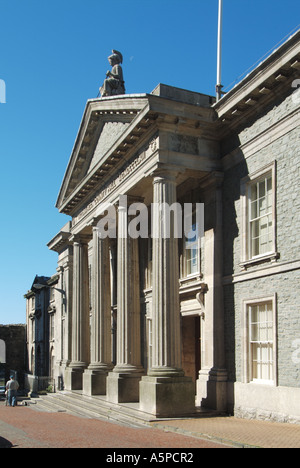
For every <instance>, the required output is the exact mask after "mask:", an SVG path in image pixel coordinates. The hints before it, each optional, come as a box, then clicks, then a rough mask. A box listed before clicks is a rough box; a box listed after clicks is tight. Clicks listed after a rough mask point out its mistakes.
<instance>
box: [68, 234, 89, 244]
mask: <svg viewBox="0 0 300 468" xmlns="http://www.w3.org/2000/svg"><path fill="white" fill-rule="evenodd" d="M91 239H92V236H91V235H89V234H81V233H79V234H73V235H72V236H71V237H70V242H72V243H73V244H88V243H89V242H90V240H91Z"/></svg>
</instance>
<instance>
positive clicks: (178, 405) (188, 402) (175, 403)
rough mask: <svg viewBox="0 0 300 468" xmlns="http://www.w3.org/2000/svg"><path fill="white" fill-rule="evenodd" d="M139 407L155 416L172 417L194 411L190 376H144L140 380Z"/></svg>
mask: <svg viewBox="0 0 300 468" xmlns="http://www.w3.org/2000/svg"><path fill="white" fill-rule="evenodd" d="M140 399H141V402H140V409H141V411H144V412H145V413H150V414H153V415H154V416H156V417H174V416H180V415H184V414H191V413H193V412H194V411H195V390H194V383H193V381H192V378H190V377H151V376H144V377H143V378H142V380H141V382H140Z"/></svg>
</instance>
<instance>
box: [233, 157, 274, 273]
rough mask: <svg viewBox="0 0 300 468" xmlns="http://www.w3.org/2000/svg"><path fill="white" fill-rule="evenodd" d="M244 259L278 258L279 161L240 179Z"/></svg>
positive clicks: (250, 261)
mask: <svg viewBox="0 0 300 468" xmlns="http://www.w3.org/2000/svg"><path fill="white" fill-rule="evenodd" d="M241 208H242V213H241V216H242V225H241V236H240V237H241V246H242V250H241V262H240V266H241V267H242V268H243V269H245V268H247V267H248V266H251V265H252V264H257V263H261V262H266V261H272V262H273V261H276V260H277V258H279V254H278V252H277V246H276V244H277V242H276V163H275V162H274V163H272V164H271V165H269V166H267V167H265V168H263V169H262V170H261V171H258V172H256V173H254V174H251V175H249V176H247V177H245V178H244V179H242V181H241Z"/></svg>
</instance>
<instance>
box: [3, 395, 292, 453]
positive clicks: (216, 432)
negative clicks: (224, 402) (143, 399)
mask: <svg viewBox="0 0 300 468" xmlns="http://www.w3.org/2000/svg"><path fill="white" fill-rule="evenodd" d="M0 447H18V448H96V447H102V448H103V447H105V448H118V447H119V448H143V447H144V448H158V447H162V448H176V447H181V448H228V447H230V448H300V425H294V424H288V423H276V422H269V421H258V420H247V419H238V418H235V417H232V416H230V417H229V416H228V417H227V416H224V417H201V418H187V419H172V420H160V421H155V422H152V423H151V427H150V428H149V427H145V428H134V427H129V426H128V427H126V428H124V424H123V425H122V424H120V425H118V424H113V423H111V422H107V421H103V420H100V419H88V418H81V417H77V416H73V415H70V414H67V413H62V412H56V413H46V412H40V411H36V410H35V409H34V407H31V406H28V407H26V406H23V407H22V406H18V407H17V408H9V407H5V405H4V403H3V402H0Z"/></svg>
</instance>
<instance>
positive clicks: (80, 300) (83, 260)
mask: <svg viewBox="0 0 300 468" xmlns="http://www.w3.org/2000/svg"><path fill="white" fill-rule="evenodd" d="M72 240H73V261H74V265H73V301H72V360H71V362H70V365H69V367H68V369H67V372H66V388H67V389H68V390H82V375H83V372H84V369H85V368H86V367H87V366H88V363H89V354H90V353H89V348H90V346H89V341H90V330H89V269H88V241H89V239H88V238H86V237H80V236H74V237H73V239H72Z"/></svg>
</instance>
